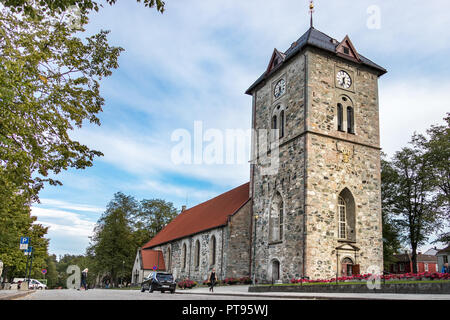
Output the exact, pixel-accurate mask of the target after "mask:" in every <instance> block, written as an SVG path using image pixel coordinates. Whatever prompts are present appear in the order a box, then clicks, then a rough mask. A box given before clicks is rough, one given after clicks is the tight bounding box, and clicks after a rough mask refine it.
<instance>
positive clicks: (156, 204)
mask: <svg viewBox="0 0 450 320" xmlns="http://www.w3.org/2000/svg"><path fill="white" fill-rule="evenodd" d="M176 216H177V209H176V208H175V207H174V206H173V204H172V203H171V202H167V201H165V200H162V199H151V200H147V199H144V200H142V201H141V202H140V208H139V211H137V212H136V213H135V214H134V215H132V216H131V221H132V223H133V229H134V231H135V236H136V244H137V247H141V246H142V245H143V244H145V242H147V241H149V239H151V238H153V237H154V236H155V235H156V234H157V233H158V232H160V231H161V230H162V229H163V228H164V227H165V226H166V225H167V224H168V223H169V222H170V221H172V219H173V218H175V217H176Z"/></svg>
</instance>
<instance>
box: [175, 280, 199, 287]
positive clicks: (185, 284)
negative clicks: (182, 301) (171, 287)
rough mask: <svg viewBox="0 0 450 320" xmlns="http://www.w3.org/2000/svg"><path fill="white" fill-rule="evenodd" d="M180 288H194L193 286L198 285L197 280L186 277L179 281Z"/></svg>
mask: <svg viewBox="0 0 450 320" xmlns="http://www.w3.org/2000/svg"><path fill="white" fill-rule="evenodd" d="M177 285H178V288H180V289H192V288H193V287H195V286H196V285H197V282H195V281H192V280H189V279H186V280H182V281H180V282H178V284H177Z"/></svg>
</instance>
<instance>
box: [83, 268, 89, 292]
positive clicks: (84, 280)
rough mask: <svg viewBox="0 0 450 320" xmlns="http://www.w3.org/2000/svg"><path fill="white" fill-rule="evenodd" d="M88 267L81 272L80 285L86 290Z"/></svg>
mask: <svg viewBox="0 0 450 320" xmlns="http://www.w3.org/2000/svg"><path fill="white" fill-rule="evenodd" d="M88 271H89V269H88V268H86V269H84V270H83V271H82V272H81V287H83V288H84V290H85V291H86V290H87V275H88Z"/></svg>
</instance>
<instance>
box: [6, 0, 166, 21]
mask: <svg viewBox="0 0 450 320" xmlns="http://www.w3.org/2000/svg"><path fill="white" fill-rule="evenodd" d="M116 1H117V0H105V2H106V3H108V4H110V5H113V4H115V3H116ZM36 2H39V4H40V6H41V11H38V10H36V7H35V3H36ZM137 2H143V3H144V6H146V7H150V8H154V7H156V10H158V11H159V12H161V13H163V12H164V1H161V0H137ZM0 3H2V4H3V5H4V6H6V7H9V8H10V9H11V10H13V11H14V12H17V13H20V12H23V13H25V14H26V15H28V16H31V17H36V16H39V15H40V14H50V13H52V12H56V13H61V12H63V11H66V10H67V9H70V7H72V6H76V7H78V8H79V9H81V10H82V11H84V12H87V11H91V10H95V11H98V10H99V8H100V7H102V4H101V3H99V2H97V1H92V0H40V1H30V0H0Z"/></svg>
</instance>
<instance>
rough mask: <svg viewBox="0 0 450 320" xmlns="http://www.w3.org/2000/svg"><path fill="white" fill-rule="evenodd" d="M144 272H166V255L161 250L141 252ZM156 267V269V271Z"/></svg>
mask: <svg viewBox="0 0 450 320" xmlns="http://www.w3.org/2000/svg"><path fill="white" fill-rule="evenodd" d="M141 257H142V269H143V270H163V271H164V270H166V265H165V264H164V255H163V253H162V251H160V250H148V249H147V250H141ZM154 267H156V269H154Z"/></svg>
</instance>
